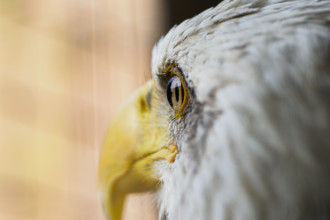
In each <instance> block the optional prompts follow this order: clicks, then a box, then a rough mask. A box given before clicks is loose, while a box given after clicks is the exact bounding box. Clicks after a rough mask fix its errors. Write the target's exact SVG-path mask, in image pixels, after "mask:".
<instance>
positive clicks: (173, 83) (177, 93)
mask: <svg viewBox="0 0 330 220" xmlns="http://www.w3.org/2000/svg"><path fill="white" fill-rule="evenodd" d="M166 94H167V100H168V102H169V104H170V106H171V107H172V108H173V109H174V110H175V111H178V110H179V109H180V107H181V106H182V104H183V101H184V95H185V94H184V89H183V86H182V83H181V80H180V78H179V77H178V76H173V77H172V78H171V79H170V80H169V81H168V84H167V89H166Z"/></svg>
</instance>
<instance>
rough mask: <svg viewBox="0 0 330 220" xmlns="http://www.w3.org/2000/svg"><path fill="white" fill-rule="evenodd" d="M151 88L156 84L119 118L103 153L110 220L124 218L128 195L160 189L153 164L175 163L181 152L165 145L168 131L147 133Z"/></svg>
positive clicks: (103, 198)
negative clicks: (162, 161) (146, 119)
mask: <svg viewBox="0 0 330 220" xmlns="http://www.w3.org/2000/svg"><path fill="white" fill-rule="evenodd" d="M152 88H153V83H152V82H149V83H148V84H147V85H146V86H144V87H143V88H142V89H141V90H139V92H138V93H137V95H136V96H135V98H134V99H133V100H132V101H131V102H130V103H128V105H127V106H126V107H125V108H124V109H123V110H122V111H121V113H120V114H119V115H118V116H117V117H116V119H115V121H114V122H113V124H112V126H111V127H110V130H109V132H108V134H107V137H106V140H105V143H104V146H103V149H102V152H101V156H100V165H99V187H100V196H101V201H102V203H103V207H104V209H105V212H106V214H107V215H108V218H109V219H111V220H120V219H121V215H122V209H123V204H124V201H125V197H126V195H127V194H129V193H137V192H145V191H153V190H156V189H157V186H158V185H159V176H158V175H157V173H156V172H155V170H154V167H153V162H154V161H156V160H164V159H165V160H167V161H169V162H173V161H174V159H175V156H176V154H177V152H178V151H177V147H176V146H175V145H173V144H165V145H164V143H166V142H164V139H168V138H167V136H166V134H167V133H166V131H164V130H156V131H155V130H153V131H152V132H150V131H148V130H149V129H148V128H147V126H148V124H146V123H145V117H149V115H150V114H151V109H149V108H148V103H147V101H148V100H147V96H148V95H150V94H148V93H149V91H150V90H151V89H152ZM148 99H150V97H148ZM154 123H157V122H154ZM155 132H156V133H155ZM149 135H150V137H148V136H149ZM149 139H150V140H151V141H150V140H149Z"/></svg>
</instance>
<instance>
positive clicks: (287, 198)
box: [99, 0, 330, 220]
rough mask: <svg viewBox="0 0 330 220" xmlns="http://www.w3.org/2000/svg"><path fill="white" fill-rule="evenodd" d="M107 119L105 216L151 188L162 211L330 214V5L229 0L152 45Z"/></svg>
mask: <svg viewBox="0 0 330 220" xmlns="http://www.w3.org/2000/svg"><path fill="white" fill-rule="evenodd" d="M152 74H153V79H152V80H151V81H149V82H148V83H147V84H146V85H145V86H144V87H143V88H141V89H140V90H139V91H138V92H137V93H136V94H135V95H134V96H133V98H132V99H131V100H130V102H129V103H128V104H127V105H126V107H125V108H124V109H122V111H121V112H120V114H119V115H118V117H117V118H116V119H115V121H114V122H113V123H112V126H111V127H110V130H109V132H108V134H107V138H106V140H105V142H104V147H103V150H102V152H101V158H100V168H99V183H100V192H101V200H102V202H103V205H104V209H105V211H106V213H107V215H108V217H109V218H110V219H112V220H119V219H120V218H121V211H122V207H123V202H124V199H125V196H126V195H127V194H129V193H133V192H144V191H153V192H155V195H156V197H157V201H158V205H159V215H160V219H170V220H176V219H177V220H186V219H187V220H188V219H189V220H191V219H201V220H204V219H211V220H212V219H217V220H218V219H235V220H239V219H240V220H241V219H242V220H243V219H244V220H259V219H260V220H261V219H263V220H271V219H272V220H273V219H274V220H278V219H290V220H292V219H297V220H298V219H329V218H330V187H329V186H330V4H329V1H311V0H290V1H282V0H252V1H245V0H232V1H230V0H225V1H223V2H222V3H220V4H219V5H218V6H216V7H214V8H210V9H208V10H206V11H204V12H203V13H201V14H199V15H197V16H195V17H194V18H192V19H189V20H186V21H184V22H183V23H181V24H180V25H178V26H176V27H174V28H172V29H171V30H170V31H169V33H168V34H167V35H166V36H165V37H163V38H162V39H161V40H160V42H159V43H158V44H157V45H156V46H155V47H154V50H153V57H152Z"/></svg>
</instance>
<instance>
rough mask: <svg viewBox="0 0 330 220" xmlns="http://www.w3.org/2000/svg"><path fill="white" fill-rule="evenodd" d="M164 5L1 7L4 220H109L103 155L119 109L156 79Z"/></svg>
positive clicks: (123, 1)
mask: <svg viewBox="0 0 330 220" xmlns="http://www.w3.org/2000/svg"><path fill="white" fill-rule="evenodd" d="M160 7H162V5H161V1H153V0H143V1H141V0H140V1H132V0H130V1H128V0H112V1H106V0H103V1H92V0H90V1H88V0H86V1H81V0H71V1H66V0H57V1H54V0H34V1H23V0H9V1H8V0H0V219H1V220H2V219H4V220H7V219H10V220H14V219H24V220H25V219H43V220H44V219H47V220H50V219H70V220H71V219H79V220H81V219H104V217H103V213H102V210H101V208H100V203H99V201H98V198H97V184H96V181H97V165H98V153H99V149H100V146H101V144H102V141H103V137H104V135H105V132H106V129H107V127H108V125H109V123H110V119H111V117H112V116H113V114H114V113H115V111H116V110H117V109H118V108H119V106H120V105H121V104H122V103H123V102H124V101H125V99H127V97H128V96H129V94H130V93H132V91H134V90H135V89H136V88H137V87H138V86H140V85H141V84H143V83H144V82H145V81H146V80H147V79H148V78H150V56H151V49H152V45H153V44H154V42H155V41H156V40H157V39H158V38H159V36H160V32H161V31H162V29H163V26H164V25H163V24H162V20H163V18H162V16H163V15H162V13H160V12H162V10H161V8H160ZM137 201H138V202H137ZM143 201H144V200H142V203H143ZM146 202H147V201H146ZM131 203H132V202H131ZM133 203H134V204H133V205H132V206H134V207H137V208H136V209H137V211H134V210H132V209H131V213H132V214H133V215H134V216H135V217H134V219H138V216H137V215H143V212H142V214H141V212H139V213H137V212H138V211H140V210H141V208H140V207H139V206H140V203H141V200H136V201H135V202H133ZM142 205H143V204H142ZM147 206H148V205H147ZM150 206H151V205H150ZM147 209H148V208H147ZM149 212H151V213H152V207H151V208H150V211H149ZM144 218H145V217H140V219H144Z"/></svg>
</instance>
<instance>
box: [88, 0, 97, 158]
mask: <svg viewBox="0 0 330 220" xmlns="http://www.w3.org/2000/svg"><path fill="white" fill-rule="evenodd" d="M89 6H90V13H89V16H90V39H91V44H90V46H91V57H92V60H91V65H92V68H91V69H92V81H91V86H92V104H93V108H92V109H93V110H92V114H93V148H94V152H95V155H94V159H95V161H96V162H97V161H98V150H97V147H98V146H97V144H98V141H97V135H98V127H97V115H96V113H97V111H96V110H97V92H96V81H97V80H96V54H95V2H94V0H89Z"/></svg>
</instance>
